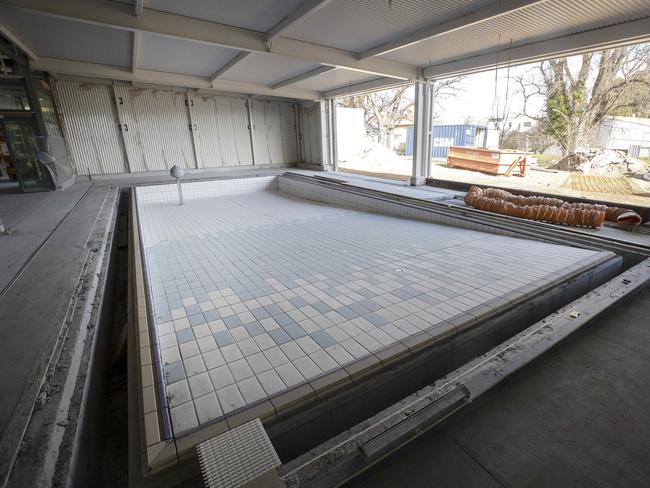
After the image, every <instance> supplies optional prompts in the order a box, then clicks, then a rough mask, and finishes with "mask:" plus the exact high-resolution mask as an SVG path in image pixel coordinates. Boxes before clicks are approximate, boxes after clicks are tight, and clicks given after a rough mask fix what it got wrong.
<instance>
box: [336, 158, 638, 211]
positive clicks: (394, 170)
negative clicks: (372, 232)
mask: <svg viewBox="0 0 650 488" xmlns="http://www.w3.org/2000/svg"><path fill="white" fill-rule="evenodd" d="M339 169H340V170H341V171H350V172H352V173H358V174H366V175H372V176H381V177H385V178H392V179H407V178H408V176H410V174H411V158H410V157H403V158H396V159H395V160H393V161H387V162H372V163H371V162H368V161H346V162H342V163H340V164H339ZM430 176H431V178H438V179H442V180H450V181H458V182H464V183H473V184H478V185H488V186H490V185H491V186H499V187H503V188H510V189H513V190H527V191H532V192H540V193H548V194H554V195H558V196H559V197H560V198H561V197H562V196H572V197H583V198H589V199H594V200H603V201H607V202H611V203H617V204H627V205H642V206H650V181H646V180H644V179H643V178H641V177H640V176H633V175H632V176H618V177H612V176H589V175H581V174H577V173H573V172H569V171H560V170H549V169H545V168H541V167H538V166H534V165H529V166H528V167H527V168H526V176H524V177H518V176H494V175H489V174H484V173H480V172H477V171H469V170H464V169H459V168H449V167H447V163H446V162H445V161H435V160H434V161H432V165H431V175H430Z"/></svg>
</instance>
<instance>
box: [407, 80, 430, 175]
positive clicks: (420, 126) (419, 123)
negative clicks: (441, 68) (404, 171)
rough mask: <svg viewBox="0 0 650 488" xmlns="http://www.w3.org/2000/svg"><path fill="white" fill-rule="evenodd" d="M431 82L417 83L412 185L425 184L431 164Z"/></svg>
mask: <svg viewBox="0 0 650 488" xmlns="http://www.w3.org/2000/svg"><path fill="white" fill-rule="evenodd" d="M432 95H433V87H432V85H431V82H430V81H428V82H426V83H421V82H417V83H415V115H414V126H413V172H412V173H411V179H410V183H411V186H419V185H423V184H424V182H425V180H426V177H427V176H428V175H429V169H430V166H431V119H432V116H433V113H432V108H433V96H432Z"/></svg>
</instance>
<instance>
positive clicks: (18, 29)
mask: <svg viewBox="0 0 650 488" xmlns="http://www.w3.org/2000/svg"><path fill="white" fill-rule="evenodd" d="M118 1H121V3H132V1H131V0H118ZM301 1H302V0H247V1H241V0H194V1H191V2H179V1H176V0H147V2H146V5H145V6H146V8H148V9H158V10H161V11H165V12H170V13H174V14H177V15H182V16H184V17H192V18H198V19H204V20H209V21H216V22H220V23H224V24H229V25H234V26H238V27H243V28H246V29H252V30H256V31H261V32H264V31H268V30H269V29H270V28H271V27H273V26H274V25H276V24H277V23H278V22H280V21H281V20H282V19H283V18H285V17H286V16H287V15H288V14H290V13H291V12H292V11H294V10H295V9H296V8H297V7H298V6H299V5H300V4H301ZM510 1H512V0H509V2H510ZM0 3H1V1H0ZM12 3H13V2H12ZM25 3H26V4H28V5H27V6H26V8H33V9H35V10H38V9H39V8H44V7H43V6H42V4H41V3H39V2H35V3H33V2H25ZM111 3H112V2H108V1H106V2H103V4H104V5H103V6H106V5H108V6H109V8H110V5H111ZM54 4H55V2H52V5H54ZM48 5H49V4H48ZM495 5H508V2H504V1H503V0H436V1H432V0H333V1H331V2H330V3H328V4H327V5H325V6H323V7H322V8H321V9H319V10H318V11H317V12H316V13H313V14H312V15H310V16H307V17H306V18H304V19H302V20H300V21H297V22H296V23H295V24H294V25H293V26H291V27H290V28H289V29H288V30H287V31H286V32H284V33H283V34H282V36H286V37H291V38H295V39H299V40H301V41H306V42H307V43H312V44H307V43H305V44H302V45H300V46H293V47H292V46H291V43H288V42H286V40H285V41H284V42H285V49H284V51H283V52H284V55H285V56H287V57H291V59H289V58H284V57H280V56H278V55H275V54H269V53H265V52H262V51H260V52H256V53H255V54H252V55H250V56H248V57H246V58H245V59H244V60H243V61H241V62H240V63H238V64H237V65H235V66H234V67H233V68H232V69H230V70H229V71H227V72H226V73H225V74H224V75H223V76H222V78H223V79H224V80H229V81H230V80H234V81H243V82H248V83H251V84H257V85H258V88H257V90H258V91H257V92H258V93H266V92H267V91H268V86H270V85H273V84H275V83H277V82H279V81H283V80H285V79H288V78H291V77H293V76H295V75H298V74H301V73H303V72H307V71H309V70H311V69H314V68H316V67H317V66H319V65H320V63H326V64H334V65H344V66H348V67H355V66H354V65H352V66H351V65H350V64H348V63H350V62H351V61H350V58H351V56H353V55H354V53H355V52H361V51H364V50H366V49H369V48H373V47H376V46H378V45H381V44H384V43H386V42H390V41H394V40H395V39H399V38H400V37H402V36H404V35H406V34H409V33H413V32H415V31H417V30H418V29H422V28H423V27H426V26H431V25H433V24H440V23H443V22H445V21H448V20H450V19H454V18H457V17H459V16H461V15H463V14H467V13H469V12H477V11H481V10H483V9H486V8H490V7H493V6H495ZM516 5H518V4H516ZM16 7H17V8H12V9H9V8H3V7H0V18H1V19H2V23H3V24H5V25H6V26H7V27H8V28H9V29H10V30H12V31H14V32H15V34H16V35H17V36H18V37H19V38H20V39H21V40H23V41H24V42H25V44H26V45H27V46H29V47H30V49H32V50H33V51H34V52H35V53H36V54H37V55H38V56H39V57H43V58H53V59H56V60H59V59H65V60H72V61H85V62H91V63H99V64H106V65H111V66H117V67H130V66H131V57H132V56H131V55H132V48H133V46H132V39H133V36H132V33H131V32H129V31H128V30H122V29H116V28H109V27H103V26H101V25H96V24H92V23H85V22H82V21H72V20H64V19H62V18H58V17H54V16H52V15H44V14H39V13H34V12H31V11H30V12H28V11H24V10H21V9H19V7H20V5H18V4H16ZM68 7H70V6H69V5H68ZM113 7H123V6H120V5H116V4H115V3H113ZM71 8H72V10H74V6H73V7H71ZM79 8H80V9H83V2H81V3H80V5H79ZM102 8H103V7H102ZM100 10H101V9H100ZM121 10H122V15H123V14H124V13H125V10H129V9H124V8H122V9H121ZM50 13H52V12H50ZM54 13H56V11H55V12H54ZM128 13H129V14H130V12H128ZM150 14H151V12H150ZM62 15H70V16H72V17H74V16H75V14H70V13H69V11H66V10H65V9H63V13H62ZM98 15H100V17H101V15H105V14H98ZM145 15H146V12H145ZM82 17H83V16H82ZM640 18H650V3H649V0H615V1H612V0H546V1H544V2H542V3H538V4H535V5H532V6H529V7H525V8H522V9H519V10H516V11H514V12H512V13H508V14H503V15H501V16H499V17H496V18H493V19H491V20H487V21H485V22H481V23H478V24H475V25H473V26H471V27H466V28H462V29H459V30H456V31H454V32H451V33H449V34H445V35H441V36H439V37H436V38H434V39H430V40H427V41H423V42H420V43H417V44H414V45H412V46H409V47H406V48H403V49H399V50H396V51H393V52H390V53H388V54H385V55H383V56H380V58H381V59H382V60H391V61H399V62H401V63H405V64H410V65H414V66H413V67H412V68H413V69H410V68H411V66H406V67H407V68H408V69H407V70H406V71H407V72H409V73H411V74H410V76H414V74H415V73H416V70H415V66H420V67H426V66H428V65H437V64H442V63H445V62H447V61H451V60H454V61H456V60H464V59H466V58H470V57H473V56H478V55H481V54H490V55H491V54H492V53H495V52H496V51H497V45H498V44H499V42H500V46H501V49H500V51H502V52H503V57H502V59H503V61H504V62H505V61H506V60H507V47H508V45H509V43H510V39H511V38H512V46H513V47H517V46H524V45H528V44H531V43H535V42H538V41H543V40H547V39H555V38H561V37H562V36H566V35H570V34H574V33H579V32H584V31H589V30H593V29H599V28H602V27H607V26H610V25H613V24H617V23H625V22H632V21H633V20H636V19H640ZM85 20H90V21H94V18H93V17H92V16H91V17H90V18H89V19H88V18H85ZM167 20H169V19H167ZM176 20H177V21H181V19H180V18H177V19H176ZM182 20H184V21H187V19H182ZM171 21H172V22H173V21H174V19H171ZM107 22H114V20H113V19H111V18H110V16H107ZM116 23H117V24H118V25H120V26H122V27H124V28H125V29H129V28H132V26H131V24H130V23H128V22H127V23H126V24H127V25H126V26H125V25H123V23H120V22H116ZM162 23H163V24H164V23H165V22H162ZM630 25H632V24H630ZM625 26H626V25H623V28H624V27H625ZM205 27H206V26H205V24H199V25H198V26H196V28H197V30H201V29H205ZM148 28H149V29H152V30H154V31H155V30H156V29H157V27H156V26H155V25H154V26H153V27H152V26H149V27H148ZM208 28H209V26H208ZM633 28H634V29H636V30H635V31H634V32H635V33H636V35H634V36H629V37H630V38H635V39H638V38H639V35H638V31H639V29H640V28H641V29H642V28H643V25H641V26H640V24H639V23H637V24H636V26H633ZM160 29H161V32H165V33H167V31H169V26H167V31H166V30H165V28H163V27H160ZM171 30H172V32H173V29H171ZM191 30H192V26H189V27H188V32H187V34H188V37H191V35H192V33H191V32H189V31H191ZM622 32H624V30H623V31H622ZM176 34H178V33H176ZM237 35H241V36H242V37H243V38H245V39H248V37H247V36H249V35H250V32H239V33H237ZM237 35H235V36H234V37H237ZM598 35H599V36H600V34H598ZM607 36H610V37H611V36H618V38H620V37H625V34H624V33H621V32H618V31H613V30H610V31H609V32H608V33H607V34H605V35H604V37H605V39H603V40H604V41H613V40H615V39H610V38H607ZM181 37H182V35H181ZM198 38H200V36H199V37H198ZM140 39H141V45H140V58H139V67H140V68H145V69H148V70H154V71H160V72H167V73H179V74H185V75H191V76H199V77H205V78H207V77H209V76H210V75H211V74H213V73H214V72H215V71H216V70H217V69H218V67H219V66H222V65H223V64H224V63H226V62H227V61H228V60H229V59H231V58H232V57H233V56H234V55H235V54H236V53H237V52H240V51H238V50H237V49H226V48H221V47H219V46H216V45H214V46H211V45H208V44H205V43H201V42H194V41H189V40H182V39H175V38H171V37H163V36H160V35H156V34H148V33H142V34H141V37H140ZM253 40H255V42H254V43H253V44H250V42H249V43H247V42H246V41H242V44H241V45H242V46H244V47H246V48H248V49H256V50H259V49H260V44H261V43H260V42H259V41H260V38H259V36H257V35H254V36H253ZM249 41H250V39H249ZM281 42H282V41H278V43H277V44H276V48H277V49H280V48H281V46H282V44H281ZM224 43H226V44H228V42H225V41H224ZM560 43H561V41H560ZM262 45H263V44H262ZM251 46H252V47H251ZM579 47H582V46H579ZM331 48H338V49H342V50H344V51H346V52H345V53H341V52H337V51H336V50H334V49H331ZM262 49H263V48H262ZM538 55H540V56H543V55H544V52H541V53H538ZM292 56H293V57H292ZM337 57H340V58H344V60H343V61H342V62H340V64H339V62H338V61H337ZM310 59H313V60H314V61H313V62H311V61H310ZM495 60H496V56H495ZM49 61H50V66H51V60H49ZM367 62H368V60H366V63H367ZM373 62H376V60H374V61H373ZM45 65H46V66H47V64H45ZM484 67H485V66H484V65H481V66H480V67H479V68H477V69H480V68H484ZM401 68H403V66H402V67H401ZM67 69H68V71H66V73H76V72H75V71H70V70H71V69H72V68H70V67H68V68H67ZM77 69H78V70H79V73H78V74H82V75H86V76H88V75H89V72H90V75H93V70H97V71H98V72H101V71H102V70H101V69H100V68H99V67H92V66H80V67H78V68H77ZM384 69H385V70H386V72H384V71H383V70H384ZM369 71H371V72H372V73H373V74H372V75H370V74H367V73H360V72H356V71H353V70H350V69H337V70H335V71H332V72H330V73H325V74H321V75H319V76H315V77H313V78H309V79H307V80H304V81H302V82H300V83H296V84H294V85H291V86H295V87H297V88H303V89H311V90H319V91H327V90H332V89H336V88H340V87H343V86H346V85H352V84H355V83H359V82H362V81H367V80H371V79H373V78H377V77H381V76H382V73H383V76H391V73H392V75H394V74H395V67H394V66H393V65H392V63H382V62H381V61H380V62H379V63H375V64H374V65H373V66H372V67H371V68H370V69H369ZM397 71H398V72H399V73H402V72H404V70H403V69H397ZM122 73H124V77H123V78H119V76H118V78H119V79H129V78H128V77H131V76H135V77H136V78H137V73H136V74H135V75H131V72H130V71H126V70H122V71H121V72H120V74H122ZM127 74H128V77H127ZM398 76H399V75H398ZM170 78H171V77H170ZM175 79H176V78H172V81H171V83H174V82H175ZM178 79H181V78H178ZM181 82H182V81H181ZM264 85H266V86H264ZM251 86H253V90H255V88H254V85H251ZM283 90H284V93H285V94H286V93H287V92H289V91H290V87H285V89H283ZM301 95H302V96H304V93H302V94H301ZM314 96H315V95H314Z"/></svg>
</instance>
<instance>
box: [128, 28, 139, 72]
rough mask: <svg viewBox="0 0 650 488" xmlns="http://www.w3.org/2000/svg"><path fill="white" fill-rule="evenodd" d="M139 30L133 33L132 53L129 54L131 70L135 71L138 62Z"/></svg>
mask: <svg viewBox="0 0 650 488" xmlns="http://www.w3.org/2000/svg"><path fill="white" fill-rule="evenodd" d="M141 37H142V36H141V35H140V33H139V32H134V33H133V54H131V72H132V73H135V71H136V70H137V69H138V64H140V38H141Z"/></svg>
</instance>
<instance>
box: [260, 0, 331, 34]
mask: <svg viewBox="0 0 650 488" xmlns="http://www.w3.org/2000/svg"><path fill="white" fill-rule="evenodd" d="M331 1H332V0H307V1H305V2H303V3H302V4H300V6H299V7H298V8H297V9H295V10H294V11H293V12H291V13H290V14H289V15H287V16H286V17H285V18H284V19H282V21H280V22H279V23H278V24H277V25H276V26H275V27H273V28H272V29H271V30H270V31H268V32H267V33H266V39H267V41H268V42H270V43H272V42H273V41H275V40H276V39H277V38H278V37H280V35H282V34H283V33H284V32H285V31H286V30H287V29H289V27H291V26H292V25H293V24H295V23H296V22H299V21H301V20H302V19H304V18H306V17H308V16H309V15H311V14H313V13H315V12H317V11H318V10H320V9H321V8H323V7H324V6H325V5H327V4H328V3H330V2H331Z"/></svg>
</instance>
